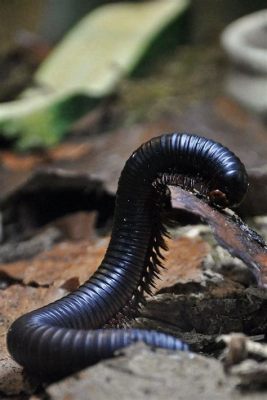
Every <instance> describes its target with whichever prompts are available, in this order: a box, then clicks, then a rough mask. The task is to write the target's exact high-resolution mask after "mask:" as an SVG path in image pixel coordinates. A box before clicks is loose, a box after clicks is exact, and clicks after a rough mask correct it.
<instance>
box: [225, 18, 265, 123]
mask: <svg viewBox="0 0 267 400" xmlns="http://www.w3.org/2000/svg"><path fill="white" fill-rule="evenodd" d="M221 43H222V46H223V48H224V49H225V51H226V53H227V55H228V57H229V59H230V60H231V62H232V67H231V69H230V71H229V74H228V76H227V79H226V91H227V92H228V93H229V94H230V95H231V96H232V97H234V98H235V99H236V100H237V101H239V102H240V103H241V104H243V105H244V106H246V107H248V108H250V109H252V110H253V111H256V112H258V113H260V114H264V115H265V116H267V10H261V11H258V12H256V13H253V14H250V15H247V16H245V17H242V18H240V19H238V20H237V21H235V22H233V23H231V24H230V25H229V26H228V27H227V28H226V29H225V30H224V31H223V33H222V36H221Z"/></svg>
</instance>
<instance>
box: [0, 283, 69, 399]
mask: <svg viewBox="0 0 267 400" xmlns="http://www.w3.org/2000/svg"><path fill="white" fill-rule="evenodd" d="M63 294H64V291H63V290H61V289H55V288H50V289H45V288H38V289H37V288H31V287H23V286H20V285H13V286H10V287H9V288H7V289H6V290H0V354H1V356H0V393H5V394H9V395H14V394H19V393H21V392H22V391H23V392H25V391H26V392H28V391H29V390H30V385H29V382H27V381H26V380H24V377H23V375H22V368H21V367H20V366H19V365H18V364H17V363H16V362H15V361H13V360H12V359H11V357H10V355H9V354H8V351H7V348H6V332H7V330H8V327H9V326H10V324H11V323H12V322H13V321H14V320H15V319H16V318H18V317H19V316H20V315H22V314H24V313H26V312H28V311H31V310H33V309H35V308H38V307H42V306H43V305H45V304H47V303H50V302H52V301H54V300H56V299H58V298H59V297H61V296H62V295H63Z"/></svg>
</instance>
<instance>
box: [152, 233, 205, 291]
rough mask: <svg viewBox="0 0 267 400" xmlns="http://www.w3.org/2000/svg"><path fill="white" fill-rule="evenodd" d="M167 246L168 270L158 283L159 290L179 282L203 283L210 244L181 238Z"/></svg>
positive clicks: (199, 240)
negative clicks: (204, 266)
mask: <svg viewBox="0 0 267 400" xmlns="http://www.w3.org/2000/svg"><path fill="white" fill-rule="evenodd" d="M167 245H168V248H169V252H168V253H167V255H166V261H165V263H164V266H165V267H166V270H164V271H163V273H162V275H161V277H160V280H158V281H157V290H160V289H162V288H168V287H171V286H173V285H175V284H176V283H177V282H179V283H187V282H198V283H199V282H201V280H202V279H203V276H202V272H203V271H202V266H203V261H204V259H205V257H206V256H207V255H208V254H209V252H210V246H209V245H208V243H206V242H204V240H202V239H200V238H197V239H191V238H187V237H180V238H178V239H169V240H168V241H167Z"/></svg>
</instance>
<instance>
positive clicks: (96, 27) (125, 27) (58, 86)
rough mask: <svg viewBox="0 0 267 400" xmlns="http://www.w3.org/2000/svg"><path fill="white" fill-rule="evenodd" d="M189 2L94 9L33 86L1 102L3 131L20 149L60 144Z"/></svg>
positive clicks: (49, 60)
mask: <svg viewBox="0 0 267 400" xmlns="http://www.w3.org/2000/svg"><path fill="white" fill-rule="evenodd" d="M188 4H189V0H157V1H146V2H143V3H113V4H110V5H106V6H102V7H99V8H97V9H95V10H94V11H93V12H91V13H90V14H89V15H87V16H86V17H84V18H83V19H82V20H81V21H80V22H79V23H78V24H77V25H76V26H75V27H74V28H73V29H72V30H71V31H70V32H69V33H68V34H67V35H66V36H65V38H64V39H63V40H62V42H61V43H60V44H59V45H58V46H56V48H55V49H54V51H52V53H51V55H50V56H49V57H48V58H47V59H46V60H45V61H44V62H43V64H42V65H41V66H40V68H39V69H38V71H37V73H36V74H35V77H34V78H35V82H36V83H37V85H36V88H33V89H30V90H28V91H26V92H25V93H24V94H23V95H22V97H21V99H20V100H17V101H15V102H10V103H5V104H2V105H0V130H1V132H2V134H3V135H4V136H5V137H7V138H17V147H18V148H20V149H23V150H25V149H28V148H32V147H36V146H38V147H48V146H51V145H54V144H56V143H57V142H59V141H60V140H61V139H62V138H63V137H64V135H65V134H66V133H67V132H68V130H69V129H70V127H71V125H72V124H73V122H74V121H75V120H77V119H78V118H80V117H81V116H82V115H84V114H85V113H86V112H88V111H89V110H90V109H91V108H93V107H94V106H95V104H96V103H97V102H98V100H99V99H100V98H102V97H103V96H107V95H109V94H111V93H112V92H114V91H115V90H116V87H117V85H118V83H119V81H120V80H121V79H122V77H125V76H126V75H130V74H131V73H133V72H134V71H136V70H137V69H138V68H140V66H141V64H143V63H145V62H146V61H147V59H148V57H146V56H148V55H149V53H150V52H151V51H150V50H151V49H153V51H154V53H155V48H156V47H155V43H161V45H162V44H163V46H164V43H163V42H164V40H163V37H165V36H166V35H165V36H164V35H163V33H164V32H165V33H166V32H167V29H166V28H167V27H170V26H176V27H177V26H179V19H180V17H181V15H182V14H183V13H184V11H185V10H186V8H187V7H188ZM172 35H173V32H172ZM175 41H176V43H177V41H178V38H176V37H175ZM166 43H168V42H166ZM166 43H165V47H166ZM161 49H162V46H161Z"/></svg>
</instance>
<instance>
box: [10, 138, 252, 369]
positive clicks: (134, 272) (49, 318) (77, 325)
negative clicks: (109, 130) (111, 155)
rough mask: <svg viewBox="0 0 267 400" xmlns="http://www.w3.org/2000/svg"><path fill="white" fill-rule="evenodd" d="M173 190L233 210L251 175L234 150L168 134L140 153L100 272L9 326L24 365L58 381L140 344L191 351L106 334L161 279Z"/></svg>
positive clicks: (130, 166) (147, 334) (151, 336)
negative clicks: (166, 208)
mask: <svg viewBox="0 0 267 400" xmlns="http://www.w3.org/2000/svg"><path fill="white" fill-rule="evenodd" d="M168 184H170V185H177V184H179V185H182V186H183V187H185V188H186V189H189V190H193V191H197V193H199V195H202V196H204V197H205V198H206V199H208V201H210V202H211V203H213V204H216V205H219V206H226V205H227V206H232V205H236V204H238V203H240V201H241V200H242V199H243V197H244V195H245V193H246V191H247V174H246V171H245V168H244V166H243V164H242V163H241V162H240V160H239V159H238V158H237V157H236V156H235V155H234V154H233V153H232V152H231V151H230V150H228V149H227V148H225V147H223V146H222V145H220V144H218V143H216V142H214V141H212V140H209V139H206V138H203V137H199V136H196V135H190V134H185V133H182V134H178V133H173V134H165V135H162V136H160V137H156V138H154V139H152V140H150V141H148V142H147V143H145V144H143V145H142V146H140V147H139V148H138V149H137V150H136V151H135V152H134V153H133V154H132V155H131V157H130V158H129V159H128V161H127V162H126V164H125V167H124V169H123V171H122V173H121V176H120V179H119V184H118V191H117V197H116V207H115V214H114V224H113V229H112V235H111V240H110V243H109V246H108V249H107V251H106V254H105V256H104V259H103V261H102V263H101V265H100V266H99V268H98V270H97V271H96V272H95V273H94V275H93V276H92V277H91V278H90V279H89V280H88V281H87V282H85V283H84V284H83V285H82V286H80V287H79V288H78V289H77V290H76V291H74V292H72V293H70V294H68V295H67V296H65V297H64V298H62V299H60V300H58V301H55V302H54V303H52V304H49V305H47V306H45V307H42V308H40V309H38V310H35V311H32V312H29V313H28V314H25V315H23V316H21V317H20V318H18V319H17V320H16V321H15V322H13V324H12V325H11V327H10V329H9V331H8V336H7V344H8V349H9V352H10V353H11V355H12V356H13V357H14V359H15V360H16V361H17V362H18V363H19V364H21V365H22V366H24V367H25V368H26V369H27V370H29V371H33V372H34V373H38V374H40V375H44V376H47V377H55V376H63V375H66V374H69V373H71V372H74V371H77V370H79V369H81V368H83V367H85V366H88V365H90V364H93V363H95V362H97V361H98V360H100V359H103V358H107V357H110V356H112V355H113V354H114V351H115V350H117V349H119V348H122V347H125V346H128V345H129V344H131V343H133V342H136V341H143V342H145V343H147V344H148V345H150V346H153V347H163V348H168V349H181V350H183V349H187V346H186V345H185V344H183V343H182V342H181V341H180V340H179V339H177V338H175V337H173V336H170V335H167V334H164V333H159V332H156V331H148V330H141V329H129V328H127V329H109V328H103V326H105V327H106V326H108V324H110V322H111V321H114V320H116V318H118V315H120V316H125V318H126V317H128V318H129V317H131V313H132V311H133V310H135V309H136V308H138V304H140V301H142V299H143V295H144V292H148V293H150V289H151V286H153V280H154V278H155V277H156V276H157V274H158V273H159V271H160V267H161V266H162V259H163V257H162V255H161V251H160V250H161V248H163V249H166V245H165V243H164V235H166V230H165V228H164V226H163V224H162V220H161V210H162V204H164V203H166V201H165V200H166V197H167V191H166V185H168Z"/></svg>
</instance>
